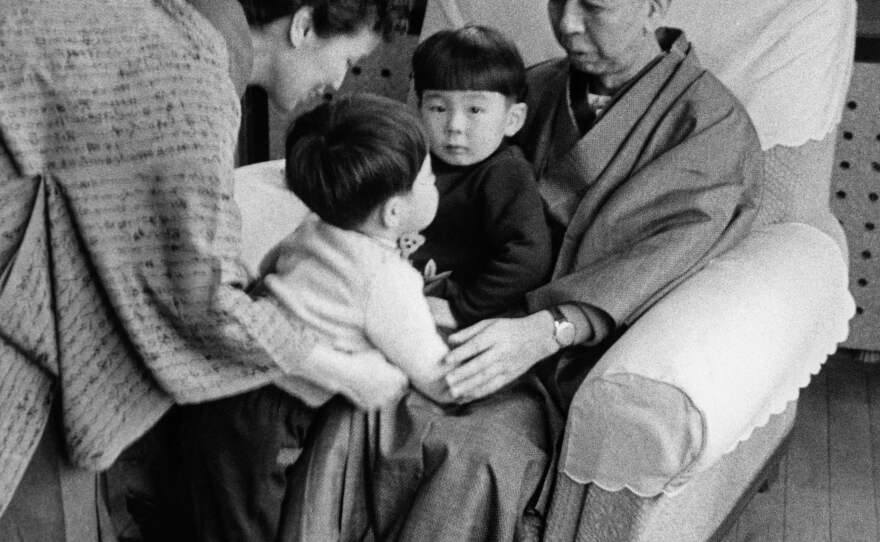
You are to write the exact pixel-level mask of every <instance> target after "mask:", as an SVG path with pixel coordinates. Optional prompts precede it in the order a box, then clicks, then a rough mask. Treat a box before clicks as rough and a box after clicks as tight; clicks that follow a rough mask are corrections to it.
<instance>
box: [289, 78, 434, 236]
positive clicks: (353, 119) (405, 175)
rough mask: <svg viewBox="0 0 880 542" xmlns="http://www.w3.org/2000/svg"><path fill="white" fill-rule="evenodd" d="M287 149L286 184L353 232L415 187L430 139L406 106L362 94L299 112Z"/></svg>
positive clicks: (324, 216)
mask: <svg viewBox="0 0 880 542" xmlns="http://www.w3.org/2000/svg"><path fill="white" fill-rule="evenodd" d="M285 150H286V153H285V154H286V172H285V175H286V178H287V186H288V187H289V188H290V189H291V190H292V191H293V193H294V194H296V195H297V196H299V198H300V199H301V200H302V201H303V203H305V204H306V205H307V206H308V207H309V208H310V209H311V210H312V211H314V212H315V213H317V214H318V216H320V217H321V218H322V219H323V220H324V221H325V222H329V223H330V224H333V225H334V226H338V227H340V228H345V229H352V228H354V227H357V226H359V225H360V224H362V223H363V222H364V220H366V219H367V217H369V215H370V213H372V212H373V210H375V209H376V208H377V207H378V206H379V205H381V204H382V203H383V202H385V201H386V200H387V199H388V198H390V197H392V196H395V195H397V194H401V193H404V192H407V191H409V190H410V189H412V185H413V181H414V180H415V178H416V175H418V173H419V170H420V169H421V168H422V164H423V163H424V161H425V157H426V156H427V155H428V144H427V137H426V135H425V132H424V131H423V129H422V127H421V124H420V122H419V119H418V117H416V116H415V114H414V113H413V112H411V111H410V110H409V108H407V106H406V105H404V104H403V103H401V102H398V101H395V100H392V99H389V98H383V97H381V96H376V95H373V94H357V95H351V96H343V97H341V98H337V99H335V100H333V101H332V102H325V103H323V104H321V105H319V106H317V107H316V108H314V109H312V110H310V111H308V112H306V113H304V114H303V115H301V116H299V117H298V118H297V119H296V120H294V121H293V123H292V124H291V125H290V128H289V130H288V132H287V141H286V145H285Z"/></svg>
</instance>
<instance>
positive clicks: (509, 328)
mask: <svg viewBox="0 0 880 542" xmlns="http://www.w3.org/2000/svg"><path fill="white" fill-rule="evenodd" d="M449 342H450V345H451V346H455V348H454V349H453V350H452V351H451V352H449V354H447V355H446V359H445V363H447V364H449V365H453V366H458V367H456V368H455V369H453V370H452V371H451V372H450V373H449V374H448V375H446V384H447V385H448V386H449V391H450V393H451V394H452V396H453V397H455V398H457V399H459V400H461V401H471V400H474V399H479V398H480V397H485V396H487V395H489V394H491V393H494V392H495V391H497V390H499V389H500V388H502V387H503V386H505V385H507V384H509V383H510V382H513V381H514V380H515V379H516V378H517V377H519V376H520V375H522V374H523V373H525V372H526V371H528V370H529V369H530V368H531V367H532V366H533V365H535V364H536V363H538V362H539V361H541V360H542V359H544V358H546V357H547V356H550V355H553V354H555V353H556V352H557V351H558V350H559V345H557V344H556V341H555V340H554V339H553V317H552V316H551V315H550V313H549V312H547V311H540V312H536V313H535V314H531V315H529V316H526V317H523V318H495V319H490V320H483V321H482V322H478V323H476V324H474V325H472V326H470V327H468V328H465V329H463V330H461V331H459V332H458V333H454V334H452V335H450V336H449Z"/></svg>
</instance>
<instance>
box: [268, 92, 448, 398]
mask: <svg viewBox="0 0 880 542" xmlns="http://www.w3.org/2000/svg"><path fill="white" fill-rule="evenodd" d="M286 151H287V152H286V156H287V158H286V177H287V184H288V187H289V188H290V189H291V190H292V191H293V192H294V193H295V194H296V195H297V196H298V197H299V198H300V199H301V200H302V201H303V203H305V204H306V205H307V206H308V207H309V208H310V209H311V210H312V211H313V212H314V213H315V214H316V215H317V217H316V218H315V217H312V218H310V219H306V221H305V222H304V223H303V224H302V225H300V227H299V228H297V230H296V231H295V232H293V233H292V234H291V235H290V236H288V237H287V238H286V239H285V240H284V241H282V242H281V243H280V245H279V246H278V247H277V249H276V250H275V251H274V252H273V256H272V258H273V259H274V264H272V263H271V262H269V264H270V266H271V268H270V269H269V270H268V271H269V272H268V273H267V274H265V276H264V277H263V287H264V288H265V289H266V290H267V292H268V293H269V294H270V295H272V296H273V297H274V298H275V299H277V300H278V301H279V302H280V303H281V305H282V306H283V307H284V308H285V309H286V310H287V312H288V314H289V316H290V318H292V319H294V320H296V321H298V322H299V323H303V324H305V325H306V326H307V327H308V328H310V329H312V330H313V331H315V332H317V333H319V334H321V335H323V336H324V337H325V339H327V342H328V343H329V344H333V345H334V347H336V348H337V349H341V350H344V351H348V352H363V351H365V350H370V349H378V350H379V352H381V353H382V354H383V355H384V356H385V357H386V358H387V359H388V361H389V362H391V363H393V364H395V365H397V366H398V367H400V368H401V369H402V370H403V371H404V373H406V374H407V376H408V377H409V378H410V381H411V383H412V384H413V386H415V387H416V388H417V389H419V390H420V391H422V392H423V393H424V394H426V395H427V396H429V397H430V398H432V399H434V400H435V401H439V402H446V401H450V400H451V397H450V396H449V395H448V392H447V391H446V387H445V384H444V383H443V381H442V377H443V376H444V374H445V368H444V367H443V365H442V363H441V362H442V359H443V356H444V355H445V354H446V353H447V351H448V349H447V347H446V345H445V343H444V342H443V340H442V339H441V338H440V336H439V335H438V333H437V330H436V328H435V325H434V321H433V319H432V316H431V312H430V310H429V308H428V304H427V301H426V300H425V297H424V295H423V293H422V288H423V281H422V278H421V277H420V276H419V274H418V273H417V272H416V271H415V270H414V269H413V268H412V267H411V266H410V265H409V264H408V262H407V261H406V260H405V259H403V258H402V257H401V254H400V250H399V248H398V241H399V239H400V238H401V237H402V236H403V235H404V234H407V233H412V232H419V231H420V230H422V229H424V228H425V227H427V226H428V224H430V223H431V220H433V218H434V215H435V213H436V211H437V188H436V186H435V184H434V182H435V178H434V173H433V172H432V170H431V160H430V157H429V156H428V149H427V139H426V136H425V134H424V131H423V130H422V128H421V126H420V124H419V119H418V118H417V117H416V116H415V115H413V114H412V113H410V112H409V110H408V109H407V108H406V106H405V105H404V104H402V103H400V102H396V101H394V100H390V99H387V98H381V97H379V96H372V95H366V94H364V95H360V96H352V97H345V98H341V99H339V100H336V101H334V102H333V103H327V104H323V105H320V106H318V107H317V108H315V109H313V110H312V111H309V112H307V113H305V114H304V115H302V116H300V117H299V118H298V119H297V120H296V121H294V123H293V125H292V126H291V129H290V131H289V132H288V136H287V145H286ZM264 267H265V266H264Z"/></svg>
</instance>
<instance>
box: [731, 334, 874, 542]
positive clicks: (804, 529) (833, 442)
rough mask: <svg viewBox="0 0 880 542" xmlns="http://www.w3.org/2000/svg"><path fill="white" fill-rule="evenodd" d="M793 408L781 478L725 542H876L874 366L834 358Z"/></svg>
mask: <svg viewBox="0 0 880 542" xmlns="http://www.w3.org/2000/svg"><path fill="white" fill-rule="evenodd" d="M798 405H799V410H798V416H797V421H796V423H795V428H794V433H793V440H792V443H791V447H790V448H789V452H788V455H787V456H786V457H785V458H784V459H783V460H782V464H781V468H780V472H779V478H778V479H777V480H776V482H775V483H774V484H773V485H772V486H771V487H770V489H769V491H766V492H764V493H758V494H757V495H756V496H755V498H754V499H753V500H752V501H751V503H750V504H749V506H748V507H747V508H746V510H745V512H744V513H743V515H742V516H740V519H739V521H738V522H737V524H736V525H734V527H733V529H732V530H731V531H730V532H729V533H728V535H727V536H726V537H725V538H724V542H745V541H758V542H765V541H766V542H783V541H784V542H826V541H833V542H860V541H868V542H878V541H880V365H871V364H864V363H860V362H856V361H853V360H852V358H851V356H850V355H849V354H848V353H847V352H845V351H844V352H840V353H838V354H835V355H834V356H832V357H831V358H830V359H829V361H828V363H826V364H825V367H824V368H823V370H822V372H820V373H819V374H818V375H816V376H815V377H813V381H812V382H811V383H810V386H809V387H808V388H807V389H806V390H804V392H803V393H802V395H801V400H800V402H799V404H798Z"/></svg>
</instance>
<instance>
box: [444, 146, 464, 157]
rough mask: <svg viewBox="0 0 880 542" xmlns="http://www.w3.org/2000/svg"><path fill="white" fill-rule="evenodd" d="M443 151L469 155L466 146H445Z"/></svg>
mask: <svg viewBox="0 0 880 542" xmlns="http://www.w3.org/2000/svg"><path fill="white" fill-rule="evenodd" d="M443 150H445V151H446V152H447V153H449V154H456V155H457V154H467V152H468V148H467V147H465V146H464V145H444V146H443Z"/></svg>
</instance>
